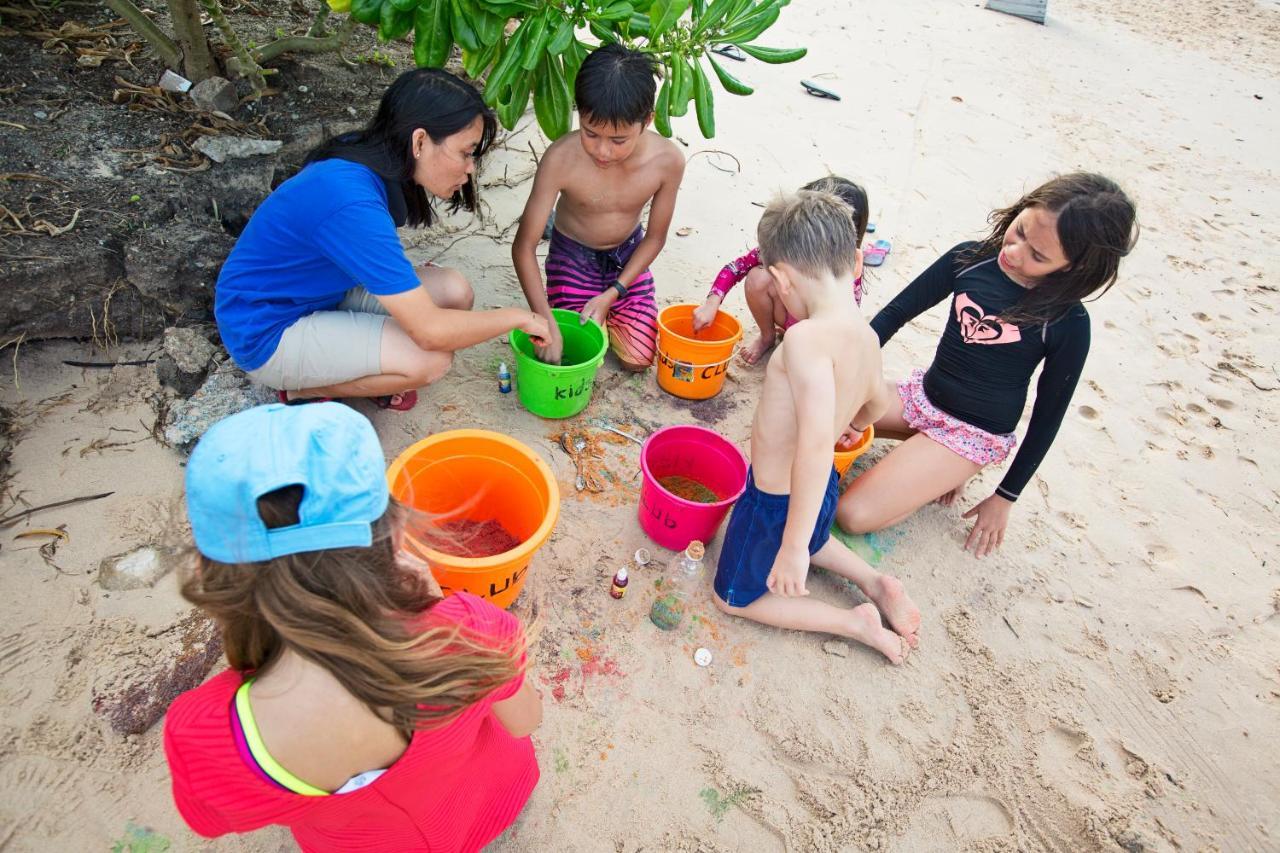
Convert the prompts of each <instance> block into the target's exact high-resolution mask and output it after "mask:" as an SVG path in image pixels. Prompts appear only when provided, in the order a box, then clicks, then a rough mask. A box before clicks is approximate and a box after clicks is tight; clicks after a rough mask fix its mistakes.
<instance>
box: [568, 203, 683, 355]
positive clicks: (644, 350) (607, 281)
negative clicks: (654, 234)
mask: <svg viewBox="0 0 1280 853" xmlns="http://www.w3.org/2000/svg"><path fill="white" fill-rule="evenodd" d="M643 238H644V229H643V228H641V227H640V226H638V225H637V226H636V230H635V231H634V232H632V234H631V236H630V237H628V238H627V239H626V240H625V241H623V242H622V244H621V245H618V246H615V247H613V248H612V249H593V248H591V247H590V246H584V245H582V244H581V243H579V242H578V241H577V240H574V239H572V238H569V237H566V236H565V235H564V234H561V233H560V232H559V231H558V230H553V231H552V232H551V248H550V250H548V252H547V302H548V303H550V304H551V307H552V308H563V309H566V310H568V311H581V310H582V306H584V305H586V304H587V301H588V300H589V299H591V298H592V297H593V296H598V295H599V294H601V293H603V292H604V291H605V290H606V289H608V288H609V287H611V286H612V285H613V283H614V281H616V280H617V278H618V275H619V274H620V273H621V272H622V268H623V267H625V266H626V265H627V261H628V260H630V259H631V255H632V253H633V252H635V250H636V246H637V245H639V243H640V240H641V239H643ZM605 325H606V327H607V328H606V331H607V332H608V333H609V347H610V348H611V349H612V350H613V352H614V354H615V355H617V356H618V358H619V359H621V360H622V361H624V362H626V363H628V364H631V365H642V366H647V365H650V364H653V356H654V353H655V352H656V351H657V339H658V303H657V300H656V299H655V298H654V288H653V273H651V272H649V271H648V270H645V271H644V272H642V273H641V274H640V275H639V277H638V278H636V280H635V281H633V282H632V283H631V286H630V287H629V288H628V289H627V295H626V296H624V297H622V298H621V299H619V300H618V301H617V302H615V303H613V306H612V307H610V309H609V317H608V319H607V321H606V323H605Z"/></svg>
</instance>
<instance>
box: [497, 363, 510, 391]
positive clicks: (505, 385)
mask: <svg viewBox="0 0 1280 853" xmlns="http://www.w3.org/2000/svg"><path fill="white" fill-rule="evenodd" d="M498 390H499V391H501V392H502V393H503V394H510V393H511V371H510V370H508V369H507V363H506V362H505V361H504V362H500V363H499V364H498Z"/></svg>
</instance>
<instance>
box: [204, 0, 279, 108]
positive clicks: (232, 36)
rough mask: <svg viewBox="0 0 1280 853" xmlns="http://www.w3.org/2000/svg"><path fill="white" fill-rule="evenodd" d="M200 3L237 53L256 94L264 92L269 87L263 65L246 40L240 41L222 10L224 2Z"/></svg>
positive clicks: (224, 38) (224, 39) (206, 1)
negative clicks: (250, 52)
mask: <svg viewBox="0 0 1280 853" xmlns="http://www.w3.org/2000/svg"><path fill="white" fill-rule="evenodd" d="M200 5H201V6H202V7H204V10H205V11H206V12H208V13H209V17H210V18H212V19H213V23H214V25H215V26H217V28H218V31H219V32H221V33H222V40H223V41H225V42H226V43H227V47H229V48H231V52H232V53H234V54H235V57H236V61H237V62H238V63H239V65H240V73H241V74H243V75H244V76H245V77H248V78H249V83H250V84H251V85H252V86H253V91H254V92H255V93H256V94H259V95H260V94H262V93H263V92H264V91H266V88H267V80H266V78H265V77H263V76H262V67H261V66H259V65H258V63H256V62H254V61H253V56H251V55H250V54H249V51H248V49H246V48H245V46H244V42H242V41H240V36H238V35H236V31H235V29H234V28H232V26H231V22H230V21H228V20H227V16H226V14H225V13H223V11H222V4H221V3H219V2H218V0H200Z"/></svg>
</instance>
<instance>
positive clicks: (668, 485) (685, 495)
mask: <svg viewBox="0 0 1280 853" xmlns="http://www.w3.org/2000/svg"><path fill="white" fill-rule="evenodd" d="M658 485H660V486H662V488H664V489H666V490H667V491H668V492H670V493H671V494H673V495H675V496H676V497H678V498H682V499H684V500H686V501H693V502H694V503H698V504H713V503H717V502H718V501H719V500H720V496H719V495H717V494H716V493H715V492H713V491H711V489H709V488H707V487H706V486H704V485H703V484H702V483H699V482H698V481H697V480H693V479H690V478H689V477H686V476H684V475H682V474H671V475H669V476H666V477H659V478H658Z"/></svg>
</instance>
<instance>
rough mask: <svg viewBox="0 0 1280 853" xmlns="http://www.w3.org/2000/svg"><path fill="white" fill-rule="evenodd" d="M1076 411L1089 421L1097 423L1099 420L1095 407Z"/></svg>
mask: <svg viewBox="0 0 1280 853" xmlns="http://www.w3.org/2000/svg"><path fill="white" fill-rule="evenodd" d="M1076 411H1077V412H1079V413H1080V417H1082V418H1084V419H1085V420H1087V421H1096V420H1097V419H1098V410H1097V409H1095V408H1094V407H1093V406H1081V407H1080V408H1078V409H1076Z"/></svg>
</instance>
